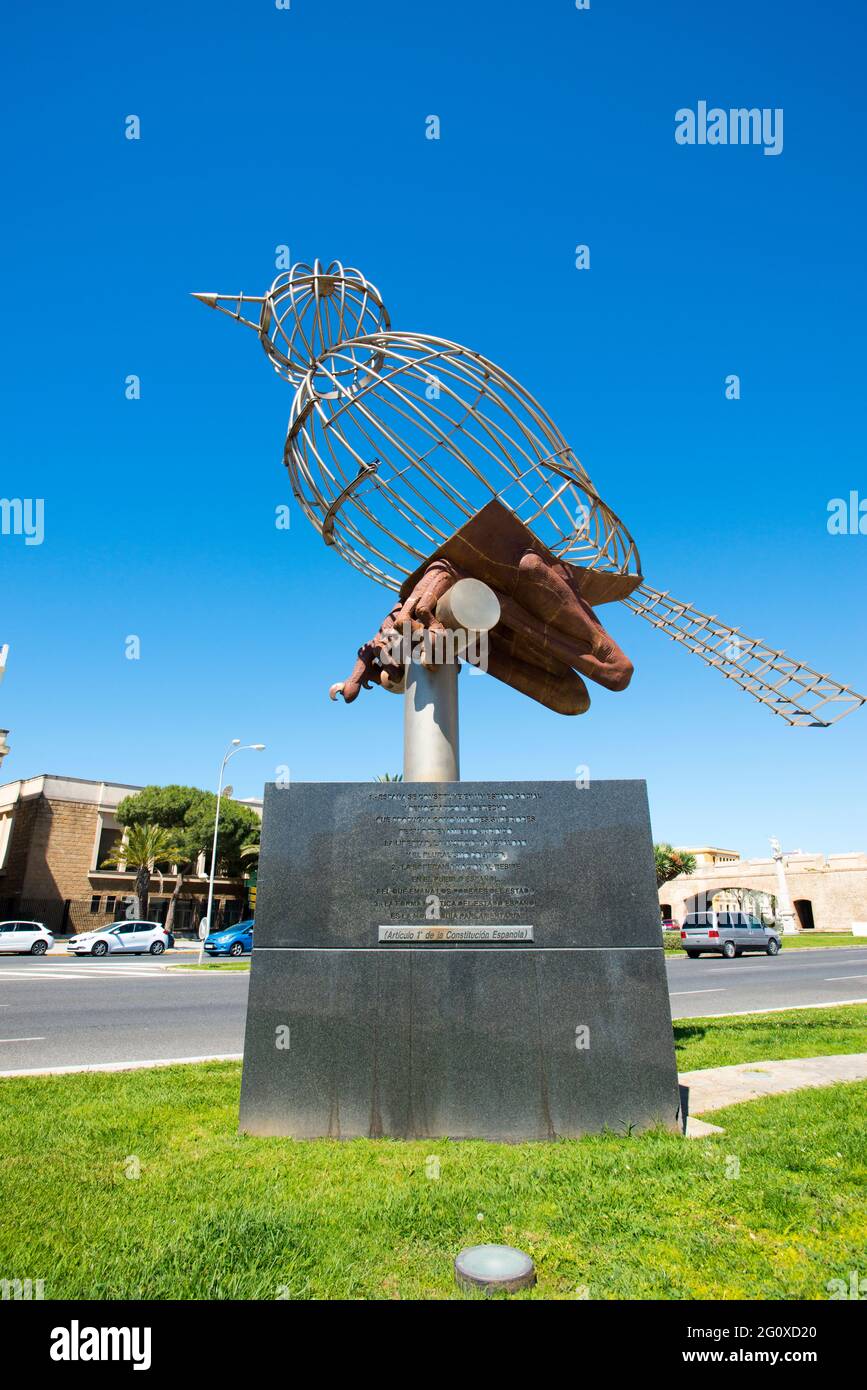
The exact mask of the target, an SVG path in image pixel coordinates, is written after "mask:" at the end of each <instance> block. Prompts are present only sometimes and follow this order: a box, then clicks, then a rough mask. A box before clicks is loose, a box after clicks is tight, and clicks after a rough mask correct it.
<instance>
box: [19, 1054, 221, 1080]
mask: <svg viewBox="0 0 867 1390" xmlns="http://www.w3.org/2000/svg"><path fill="white" fill-rule="evenodd" d="M243 1055H244V1054H243V1053H242V1052H219V1053H215V1054H214V1055H213V1056H210V1057H161V1058H159V1059H158V1060H155V1061H147V1062H92V1063H88V1064H86V1065H85V1064H82V1065H80V1066H71V1067H30V1068H27V1069H26V1070H24V1071H0V1078H6V1079H12V1078H13V1077H16V1076H74V1075H76V1074H78V1073H80V1072H111V1071H144V1070H145V1069H147V1068H148V1067H186V1066H191V1065H192V1064H193V1063H194V1062H240V1061H241V1060H242V1058H243Z"/></svg>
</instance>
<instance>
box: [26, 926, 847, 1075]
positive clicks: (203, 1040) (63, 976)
mask: <svg viewBox="0 0 867 1390" xmlns="http://www.w3.org/2000/svg"><path fill="white" fill-rule="evenodd" d="M666 968H667V971H668V982H669V991H670V994H671V1009H672V1014H673V1015H674V1017H675V1018H690V1017H695V1016H697V1015H708V1014H725V1013H739V1012H741V1011H745V1010H749V1009H753V1010H761V1009H780V1008H786V1007H790V1006H791V1005H795V1004H801V1005H804V1004H827V1003H835V1002H840V1001H846V1000H852V1001H855V1000H867V946H862V947H853V948H850V947H841V948H839V949H835V950H830V949H829V950H793V951H790V952H788V953H787V952H786V951H785V949H784V950H783V952H782V953H781V954H780V955H779V956H777V957H775V958H773V959H772V958H771V957H768V956H742V957H741V958H740V959H738V960H732V961H725V960H722V959H721V958H720V957H717V956H702V957H700V958H699V959H698V960H694V961H693V960H687V959H686V958H685V957H684V958H681V957H675V958H674V959H672V960H669V961H667V963H666ZM248 983H249V975H248V974H247V973H246V972H241V971H228V970H227V971H221V972H218V971H215V970H214V971H202V972H192V973H189V974H188V973H185V972H178V971H172V970H166V969H165V968H164V967H163V966H162V965H161V964H157V963H155V962H153V961H151V960H150V958H149V957H144V956H142V957H133V958H131V959H129V960H119V959H117V958H115V959H112V958H111V957H109V958H107V959H105V960H92V959H90V958H87V957H84V958H70V957H63V956H46V957H43V958H42V959H33V958H31V957H28V956H23V957H20V956H0V1073H3V1072H9V1071H26V1070H29V1069H33V1068H41V1067H59V1066H82V1065H92V1064H94V1063H105V1062H133V1061H142V1062H146V1061H168V1060H171V1059H176V1058H188V1057H205V1056H213V1055H221V1054H226V1053H240V1052H241V1051H242V1049H243V1039H244V1017H245V1013H246V1007H247V986H248Z"/></svg>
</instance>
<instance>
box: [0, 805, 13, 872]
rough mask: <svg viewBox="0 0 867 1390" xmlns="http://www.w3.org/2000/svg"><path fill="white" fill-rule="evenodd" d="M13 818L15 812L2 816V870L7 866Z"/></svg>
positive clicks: (0, 865) (0, 847)
mask: <svg viewBox="0 0 867 1390" xmlns="http://www.w3.org/2000/svg"><path fill="white" fill-rule="evenodd" d="M13 816H14V812H13V811H7V812H6V813H5V814H4V815H2V816H0V869H2V868H3V867H4V865H5V863H6V855H7V853H8V851H9V841H10V839H11V836H12V819H13Z"/></svg>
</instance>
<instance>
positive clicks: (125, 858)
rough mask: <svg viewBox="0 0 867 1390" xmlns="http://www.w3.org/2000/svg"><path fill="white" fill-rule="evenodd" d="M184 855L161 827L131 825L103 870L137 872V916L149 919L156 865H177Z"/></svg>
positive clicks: (103, 865)
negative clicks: (148, 912)
mask: <svg viewBox="0 0 867 1390" xmlns="http://www.w3.org/2000/svg"><path fill="white" fill-rule="evenodd" d="M182 855H183V851H182V850H180V849H179V848H178V846H177V845H176V844H175V842H174V837H173V835H172V834H171V831H169V830H164V829H163V827H162V826H161V825H131V826H130V827H129V829H128V830H127V832H126V834H125V836H124V838H123V839H122V840H121V841H120V843H119V844H117V845H115V847H114V849H113V850H112V851H111V854H109V855H107V857H106V858H105V859H104V860H103V861H102V864H101V865H100V867H101V868H103V869H116V868H119V867H120V865H124V867H125V868H127V869H135V871H136V875H135V896H136V913H137V915H138V916H139V917H146V916H147V910H148V895H149V893H150V886H151V874H152V872H153V867H154V864H174V863H175V862H176V860H178V859H179V858H181V857H182Z"/></svg>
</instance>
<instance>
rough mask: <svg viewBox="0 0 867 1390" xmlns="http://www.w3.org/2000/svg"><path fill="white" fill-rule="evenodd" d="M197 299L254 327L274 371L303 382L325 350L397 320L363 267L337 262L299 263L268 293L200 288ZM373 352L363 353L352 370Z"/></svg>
mask: <svg viewBox="0 0 867 1390" xmlns="http://www.w3.org/2000/svg"><path fill="white" fill-rule="evenodd" d="M193 298H194V299H198V300H199V302H200V303H202V304H206V305H207V306H208V308H209V309H218V310H219V311H220V313H222V314H227V315H228V316H229V318H232V319H235V320H236V321H237V322H238V323H243V324H245V325H246V326H247V328H252V329H253V332H254V333H255V334H256V335H257V336H258V338H259V341H260V343H261V344H262V347H263V348H264V349H265V352H266V353H267V354H268V357H269V359H270V361H271V364H272V366H273V367H274V370H275V371H276V372H277V373H278V374H279V375H280V376H281V377H283V379H284V380H285V381H288V382H290V383H291V384H292V385H293V386H298V385H299V384H300V383H301V381H303V379H304V377H305V376H306V374H307V372H308V371H309V370H310V368H311V367H312V365H313V363H314V362H315V361H316V359H317V358H318V357H320V356H321V355H322V354H323V353H325V352H328V350H329V349H330V348H333V347H335V346H336V345H337V344H338V343H342V342H345V341H347V340H348V339H351V338H357V337H362V336H364V335H366V334H370V333H377V332H380V331H387V330H388V329H389V328H390V326H391V324H390V320H389V316H388V310H387V309H386V307H385V305H384V304H383V302H382V299H381V297H380V294H379V290H378V289H377V288H376V286H375V285H372V284H371V283H370V281H369V280H366V279H365V277H364V276H363V275H362V273H361V271H360V270H356V269H354V268H353V267H352V266H348V267H344V266H343V265H342V264H341V262H340V261H332V262H331V264H330V265H329V266H328V267H327V269H325V270H323V268H322V263H321V262H320V261H318V260H317V261H314V262H313V264H312V265H307V264H305V263H304V262H301V261H299V262H298V263H297V264H295V265H293V266H292V268H291V269H290V270H286V271H283V272H282V274H280V275H278V276H277V279H276V280H275V281H274V283H273V284H272V286H271V288H270V289H269V290H268V291H267V293H266V294H263V295H253V294H216V293H212V292H211V293H200V292H194V293H193ZM370 356H371V353H370V352H369V351H365V352H363V353H361V354H359V355H358V357H357V359H356V360H355V362H354V366H352V367H349V366H348V367H347V368H346V370H347V372H349V371H351V370H355V371H357V369H358V368H359V367H361V366H364V365H365V364H366V362H367V360H368V359H369V357H370Z"/></svg>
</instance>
